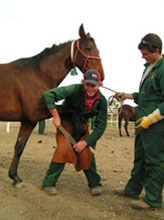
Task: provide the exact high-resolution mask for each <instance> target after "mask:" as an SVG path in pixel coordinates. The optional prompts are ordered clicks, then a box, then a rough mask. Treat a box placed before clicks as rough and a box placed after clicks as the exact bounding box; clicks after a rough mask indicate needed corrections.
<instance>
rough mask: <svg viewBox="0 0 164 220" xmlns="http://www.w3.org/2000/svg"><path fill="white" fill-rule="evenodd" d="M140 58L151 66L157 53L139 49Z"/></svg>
mask: <svg viewBox="0 0 164 220" xmlns="http://www.w3.org/2000/svg"><path fill="white" fill-rule="evenodd" d="M157 50H158V49H157ZM140 51H141V54H142V58H143V59H145V60H146V62H147V63H150V64H153V63H155V61H156V60H157V55H158V54H159V51H155V52H153V53H152V52H150V51H149V50H148V49H146V48H144V49H141V50H140Z"/></svg>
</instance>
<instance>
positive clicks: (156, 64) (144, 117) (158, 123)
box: [115, 33, 164, 210]
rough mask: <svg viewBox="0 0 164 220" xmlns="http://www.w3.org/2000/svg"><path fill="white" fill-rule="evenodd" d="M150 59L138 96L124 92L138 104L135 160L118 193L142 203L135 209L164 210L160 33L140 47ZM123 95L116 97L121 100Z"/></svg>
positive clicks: (146, 38)
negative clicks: (163, 191) (163, 206)
mask: <svg viewBox="0 0 164 220" xmlns="http://www.w3.org/2000/svg"><path fill="white" fill-rule="evenodd" d="M138 49H139V50H140V52H141V54H142V58H144V59H145V60H146V64H145V71H144V74H143V76H142V79H141V82H140V88H139V92H138V93H133V94H127V93H124V94H123V95H122V98H123V99H124V100H125V99H134V102H135V103H136V104H138V112H137V121H136V137H135V158H134V166H133V169H132V172H131V178H130V179H129V181H128V182H127V184H126V186H125V188H124V189H121V190H115V194H117V195H120V196H125V197H130V198H135V199H138V198H139V195H140V193H141V191H142V190H143V188H144V189H145V196H144V198H143V199H142V200H138V201H132V202H131V203H130V206H131V207H132V208H134V209H137V210H141V209H152V208H160V207H161V204H162V190H163V184H164V120H163V118H164V58H163V56H162V54H161V51H162V41H161V39H160V37H159V36H157V35H156V34H152V33H150V34H147V35H146V36H144V37H143V38H142V40H141V42H140V43H139V45H138ZM119 96H120V95H119V93H116V94H115V97H116V98H117V99H118V98H119Z"/></svg>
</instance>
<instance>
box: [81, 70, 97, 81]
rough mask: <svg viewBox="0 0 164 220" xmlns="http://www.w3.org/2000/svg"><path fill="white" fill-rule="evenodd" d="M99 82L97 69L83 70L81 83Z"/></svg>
mask: <svg viewBox="0 0 164 220" xmlns="http://www.w3.org/2000/svg"><path fill="white" fill-rule="evenodd" d="M99 82H101V76H100V73H99V72H98V71H97V70H88V71H86V72H85V74H84V80H83V83H91V84H94V85H98V83H99Z"/></svg>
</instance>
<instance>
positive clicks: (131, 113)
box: [118, 105, 138, 137]
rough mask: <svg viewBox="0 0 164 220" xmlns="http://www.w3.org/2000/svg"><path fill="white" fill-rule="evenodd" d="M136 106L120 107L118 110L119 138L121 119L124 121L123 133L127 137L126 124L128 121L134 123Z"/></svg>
mask: <svg viewBox="0 0 164 220" xmlns="http://www.w3.org/2000/svg"><path fill="white" fill-rule="evenodd" d="M137 108H138V107H137V106H136V107H132V106H130V105H122V108H121V109H119V111H120V114H119V116H118V128H119V135H120V137H122V133H121V123H122V119H124V121H125V125H124V128H125V131H126V134H127V136H128V137H129V136H130V135H129V132H128V123H129V121H136V112H137Z"/></svg>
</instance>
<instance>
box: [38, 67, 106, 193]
mask: <svg viewBox="0 0 164 220" xmlns="http://www.w3.org/2000/svg"><path fill="white" fill-rule="evenodd" d="M101 85H102V83H101V76H100V74H99V72H98V71H96V70H88V71H87V72H86V73H85V74H84V80H83V81H82V84H74V85H70V86H65V87H58V88H54V89H51V90H48V91H47V92H45V93H44V95H43V98H44V101H45V104H46V106H47V108H48V110H49V111H50V113H51V114H52V117H53V123H54V125H55V126H56V127H57V128H58V127H59V126H60V125H61V119H60V116H59V114H58V111H57V109H56V105H55V101H56V102H58V101H60V100H63V99H64V102H63V107H65V108H66V109H74V110H75V114H77V115H78V118H79V121H80V124H79V126H78V128H77V129H76V131H75V132H76V138H77V139H76V140H77V143H76V144H75V145H74V146H73V149H74V151H75V155H76V154H80V153H81V152H82V151H83V150H84V149H85V148H86V147H88V145H89V146H91V147H92V148H95V147H96V143H97V141H98V139H100V138H101V136H102V135H103V133H104V131H105V128H106V125H107V100H106V98H105V97H104V96H103V95H102V93H101V92H100V90H99V87H100V86H101ZM93 116H95V120H94V128H93V131H92V132H91V134H90V135H89V136H88V135H87V137H86V138H85V139H84V140H80V138H81V137H82V136H84V134H86V132H88V131H85V130H84V128H83V129H80V127H83V124H84V123H87V121H88V119H90V118H91V117H93ZM79 130H83V135H81V136H78V132H79ZM59 147H60V146H59ZM64 166H65V163H57V162H54V159H52V161H51V163H50V165H49V169H48V170H47V172H46V175H45V177H44V179H43V183H42V189H43V190H44V191H45V192H46V193H47V194H48V195H55V194H57V190H56V187H55V186H56V183H57V180H58V178H59V176H60V174H61V173H62V171H63V169H64ZM84 174H85V176H86V178H87V181H88V186H89V188H90V189H91V194H92V195H94V196H95V195H100V194H101V193H102V188H101V177H100V175H99V174H98V173H97V169H96V162H95V157H94V155H93V157H92V159H91V164H90V167H89V169H86V170H84Z"/></svg>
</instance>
